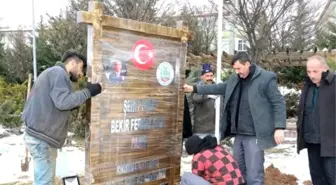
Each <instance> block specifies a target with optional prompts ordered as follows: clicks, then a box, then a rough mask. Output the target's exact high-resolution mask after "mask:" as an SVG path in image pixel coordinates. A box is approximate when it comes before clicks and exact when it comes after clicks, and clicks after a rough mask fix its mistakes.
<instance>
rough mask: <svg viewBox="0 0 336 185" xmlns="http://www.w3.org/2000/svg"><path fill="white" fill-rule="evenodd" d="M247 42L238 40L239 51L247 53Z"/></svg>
mask: <svg viewBox="0 0 336 185" xmlns="http://www.w3.org/2000/svg"><path fill="white" fill-rule="evenodd" d="M246 44H247V42H246V40H238V51H247V45H246Z"/></svg>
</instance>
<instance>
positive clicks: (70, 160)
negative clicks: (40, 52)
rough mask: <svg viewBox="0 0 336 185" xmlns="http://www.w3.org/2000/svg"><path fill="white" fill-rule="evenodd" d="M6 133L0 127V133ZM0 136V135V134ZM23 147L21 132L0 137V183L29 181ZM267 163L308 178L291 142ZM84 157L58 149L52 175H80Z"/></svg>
mask: <svg viewBox="0 0 336 185" xmlns="http://www.w3.org/2000/svg"><path fill="white" fill-rule="evenodd" d="M4 132H6V131H5V130H4V129H2V128H1V127H0V136H1V134H3V133H4ZM0 138H1V137H0ZM24 152H25V146H24V144H23V135H10V136H7V137H4V138H2V139H0V164H1V165H0V184H3V183H10V182H18V181H20V182H29V181H32V180H33V163H32V162H30V166H29V171H28V172H21V165H20V164H21V159H23V158H24ZM191 159H192V156H186V155H183V157H182V159H181V173H182V172H190V171H191V164H190V162H191ZM271 163H273V164H274V166H275V167H277V168H279V169H280V171H281V172H283V173H287V174H293V175H295V176H296V177H298V179H299V180H300V182H301V183H300V184H299V185H302V182H303V181H305V180H309V179H310V176H309V168H308V158H307V152H306V151H305V150H304V151H303V152H301V154H300V155H297V154H296V148H295V145H293V144H284V145H281V146H278V147H276V148H274V149H272V150H271V151H268V152H266V159H265V168H266V167H268V166H269V165H270V164H271ZM84 167H85V158H84V151H83V149H82V148H76V147H65V148H63V149H62V151H59V153H58V158H57V167H56V176H58V177H63V176H70V175H74V174H78V175H84Z"/></svg>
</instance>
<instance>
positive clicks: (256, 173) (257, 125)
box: [184, 52, 286, 185]
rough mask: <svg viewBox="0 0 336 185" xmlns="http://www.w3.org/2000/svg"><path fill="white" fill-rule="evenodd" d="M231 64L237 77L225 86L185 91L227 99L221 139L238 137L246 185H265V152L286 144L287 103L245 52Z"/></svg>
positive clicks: (273, 77)
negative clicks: (283, 143)
mask: <svg viewBox="0 0 336 185" xmlns="http://www.w3.org/2000/svg"><path fill="white" fill-rule="evenodd" d="M231 64H232V67H233V69H234V70H235V72H236V75H235V74H234V75H232V76H230V78H229V79H228V80H227V81H226V82H224V83H220V84H212V85H197V86H189V85H184V89H185V91H186V92H195V93H198V94H215V95H223V96H224V103H223V104H224V106H223V108H222V109H221V111H223V112H222V113H223V116H222V119H221V125H220V129H221V138H220V139H221V140H222V139H224V138H226V137H228V136H235V140H234V143H233V155H234V157H235V159H236V160H237V163H238V165H239V168H240V170H241V171H242V173H243V176H244V179H245V180H246V185H264V181H265V180H264V176H265V171H264V161H265V158H264V150H265V149H268V148H272V147H275V146H276V145H277V144H281V143H282V142H283V141H284V129H285V128H286V106H285V100H284V97H283V96H282V95H281V93H280V91H279V89H278V86H277V80H276V75H275V74H274V73H273V72H270V71H266V70H264V69H262V68H261V67H259V66H258V65H256V64H255V63H253V62H252V60H251V58H250V56H249V55H248V54H247V53H246V52H239V53H237V54H236V55H235V56H234V57H233V59H232V63H231Z"/></svg>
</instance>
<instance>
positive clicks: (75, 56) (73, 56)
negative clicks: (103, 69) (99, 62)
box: [61, 50, 86, 68]
mask: <svg viewBox="0 0 336 185" xmlns="http://www.w3.org/2000/svg"><path fill="white" fill-rule="evenodd" d="M70 59H74V60H75V61H76V62H79V61H83V68H86V57H85V56H84V55H82V54H80V53H77V52H76V51H70V50H69V51H66V52H65V53H64V54H63V56H62V59H61V61H62V62H63V63H67V62H68V61H69V60H70Z"/></svg>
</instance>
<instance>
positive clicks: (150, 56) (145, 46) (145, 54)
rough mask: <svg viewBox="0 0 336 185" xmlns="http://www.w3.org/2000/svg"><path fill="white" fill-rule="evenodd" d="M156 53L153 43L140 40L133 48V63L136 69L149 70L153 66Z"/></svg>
mask: <svg viewBox="0 0 336 185" xmlns="http://www.w3.org/2000/svg"><path fill="white" fill-rule="evenodd" d="M154 59H155V52H154V49H153V45H152V43H150V42H149V41H147V40H138V41H137V42H136V43H135V44H134V45H133V48H132V61H133V64H134V65H135V67H136V68H138V69H140V70H148V69H150V68H151V67H152V66H153V63H154Z"/></svg>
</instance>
